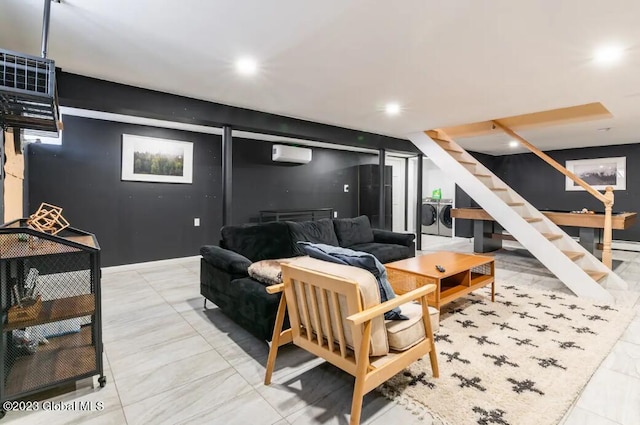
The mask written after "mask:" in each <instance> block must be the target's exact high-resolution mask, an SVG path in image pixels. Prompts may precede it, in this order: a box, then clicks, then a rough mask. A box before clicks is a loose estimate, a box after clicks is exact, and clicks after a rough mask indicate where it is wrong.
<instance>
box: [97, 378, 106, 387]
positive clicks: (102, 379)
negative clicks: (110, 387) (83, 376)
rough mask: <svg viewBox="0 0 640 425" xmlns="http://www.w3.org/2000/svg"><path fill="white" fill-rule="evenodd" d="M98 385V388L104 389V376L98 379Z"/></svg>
mask: <svg viewBox="0 0 640 425" xmlns="http://www.w3.org/2000/svg"><path fill="white" fill-rule="evenodd" d="M98 383H99V384H100V388H104V386H105V385H107V377H106V376H101V377H99V378H98Z"/></svg>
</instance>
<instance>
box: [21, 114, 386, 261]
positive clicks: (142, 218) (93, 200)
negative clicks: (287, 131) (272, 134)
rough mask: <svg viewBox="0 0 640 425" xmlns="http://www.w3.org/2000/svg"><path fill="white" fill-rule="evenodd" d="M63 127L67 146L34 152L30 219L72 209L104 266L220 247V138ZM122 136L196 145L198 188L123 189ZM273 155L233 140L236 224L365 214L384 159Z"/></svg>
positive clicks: (322, 153)
mask: <svg viewBox="0 0 640 425" xmlns="http://www.w3.org/2000/svg"><path fill="white" fill-rule="evenodd" d="M64 125H65V129H64V132H63V143H62V145H61V146H54V145H40V144H34V145H30V146H29V148H28V154H27V158H28V163H29V174H28V181H29V211H30V212H32V211H34V210H35V209H36V208H37V207H38V205H40V203H41V202H48V203H52V204H55V205H59V206H61V207H63V208H64V211H63V215H64V216H65V218H67V219H68V220H69V221H70V223H71V225H72V226H73V227H77V228H80V229H83V230H87V231H89V232H92V233H95V234H96V236H97V238H98V241H99V242H100V245H101V247H102V265H103V266H112V265H118V264H129V263H137V262H143V261H152V260H160V259H166V258H176V257H184V256H191V255H198V253H199V249H200V246H202V245H205V244H217V243H218V241H219V239H220V227H221V226H222V185H221V179H222V163H221V149H222V146H221V137H220V136H217V135H210V134H202V133H192V132H185V131H179V130H171V129H164V128H156V127H147V126H140V125H133V124H124V123H118V122H111V121H103V120H97V119H90V118H80V117H73V116H65V118H64ZM123 133H124V134H135V135H141V136H149V137H158V138H163V139H175V140H184V141H189V142H193V143H194V155H193V156H194V167H193V184H171V183H149V182H132V181H122V180H121V178H120V177H121V149H122V134H123ZM271 147H272V143H269V142H262V141H256V140H248V139H238V138H234V142H233V171H232V172H233V198H232V203H233V214H232V217H233V224H240V223H247V222H255V221H257V217H258V212H259V211H260V210H263V209H290V208H323V207H332V208H334V209H335V210H336V211H337V212H338V214H339V216H340V217H354V216H356V215H357V213H358V190H357V188H358V166H359V165H360V164H376V163H377V161H378V156H377V155H375V154H374V155H372V154H364V153H358V152H347V151H338V150H330V149H321V148H313V160H312V161H311V162H310V163H308V164H304V165H292V164H284V163H275V162H273V161H272V160H271ZM345 184H348V185H349V192H348V193H345V192H344V190H343V189H344V185H345ZM196 217H198V218H200V227H194V225H193V219H194V218H196Z"/></svg>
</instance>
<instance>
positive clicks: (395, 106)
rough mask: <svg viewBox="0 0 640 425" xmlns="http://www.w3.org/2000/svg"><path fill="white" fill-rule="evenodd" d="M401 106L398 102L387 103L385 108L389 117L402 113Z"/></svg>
mask: <svg viewBox="0 0 640 425" xmlns="http://www.w3.org/2000/svg"><path fill="white" fill-rule="evenodd" d="M400 109H401V108H400V104H399V103H396V102H390V103H387V104H386V106H385V107H384V111H385V112H386V113H387V115H398V114H399V113H400Z"/></svg>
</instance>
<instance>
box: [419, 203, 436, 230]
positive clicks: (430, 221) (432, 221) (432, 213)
mask: <svg viewBox="0 0 640 425" xmlns="http://www.w3.org/2000/svg"><path fill="white" fill-rule="evenodd" d="M421 222H422V233H426V234H427V235H437V234H438V200H437V199H430V198H426V199H425V200H424V201H422V218H421Z"/></svg>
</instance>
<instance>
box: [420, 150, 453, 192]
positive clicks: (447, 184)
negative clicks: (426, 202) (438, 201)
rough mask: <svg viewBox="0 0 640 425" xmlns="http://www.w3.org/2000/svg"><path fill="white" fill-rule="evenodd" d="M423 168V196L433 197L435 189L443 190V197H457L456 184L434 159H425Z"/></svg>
mask: <svg viewBox="0 0 640 425" xmlns="http://www.w3.org/2000/svg"><path fill="white" fill-rule="evenodd" d="M423 167H424V168H423V170H422V198H423V199H424V198H427V197H431V192H432V191H433V190H434V189H438V188H440V189H441V190H442V199H455V197H456V184H455V183H454V182H453V181H452V180H451V179H450V178H449V177H447V176H446V174H445V173H443V172H442V170H440V168H438V167H437V166H436V165H435V164H434V163H433V161H431V160H430V159H428V158H425V159H424V165H423Z"/></svg>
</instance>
